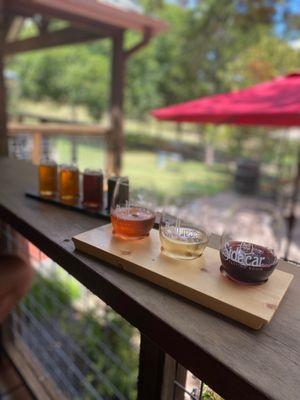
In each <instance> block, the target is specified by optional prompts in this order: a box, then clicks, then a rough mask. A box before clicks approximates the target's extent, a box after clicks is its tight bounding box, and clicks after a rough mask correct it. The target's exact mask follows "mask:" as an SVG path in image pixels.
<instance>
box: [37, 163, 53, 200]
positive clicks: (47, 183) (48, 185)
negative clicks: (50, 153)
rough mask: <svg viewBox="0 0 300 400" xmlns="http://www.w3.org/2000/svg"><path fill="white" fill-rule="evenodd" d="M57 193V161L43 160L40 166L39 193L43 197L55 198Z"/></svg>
mask: <svg viewBox="0 0 300 400" xmlns="http://www.w3.org/2000/svg"><path fill="white" fill-rule="evenodd" d="M56 192H57V164H56V162H55V161H51V160H42V161H41V163H40V165H39V193H40V195H41V196H45V197H54V196H55V195H56Z"/></svg>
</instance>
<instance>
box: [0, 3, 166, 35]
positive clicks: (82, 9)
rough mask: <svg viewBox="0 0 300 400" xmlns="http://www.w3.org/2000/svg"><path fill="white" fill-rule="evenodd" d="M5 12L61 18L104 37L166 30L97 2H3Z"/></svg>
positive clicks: (138, 15) (151, 20) (154, 22)
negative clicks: (121, 32)
mask: <svg viewBox="0 0 300 400" xmlns="http://www.w3.org/2000/svg"><path fill="white" fill-rule="evenodd" d="M5 9H6V12H7V11H8V12H11V13H12V15H14V14H17V15H23V16H25V17H32V16H34V15H35V14H41V15H42V16H44V17H47V18H57V19H63V20H66V21H70V22H71V23H73V24H78V25H81V26H82V27H84V26H85V27H86V28H88V29H89V30H90V29H92V28H93V29H94V30H95V31H97V30H98V31H99V33H100V32H101V31H102V32H103V33H106V34H113V33H114V32H116V31H119V30H124V29H133V30H136V31H140V32H145V31H148V32H150V34H151V35H155V34H157V33H159V32H161V31H163V30H166V29H167V24H166V23H165V22H163V21H160V20H158V19H154V18H151V17H148V16H145V15H143V14H141V13H139V12H137V11H132V10H129V9H128V8H125V7H124V6H121V7H119V6H117V7H116V6H112V5H110V4H108V3H105V2H102V1H98V0H6V1H5Z"/></svg>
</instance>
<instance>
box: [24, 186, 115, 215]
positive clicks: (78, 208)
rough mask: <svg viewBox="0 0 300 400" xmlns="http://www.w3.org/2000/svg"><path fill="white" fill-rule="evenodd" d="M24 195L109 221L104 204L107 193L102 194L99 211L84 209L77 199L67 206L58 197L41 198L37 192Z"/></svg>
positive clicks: (108, 213) (107, 211)
mask: <svg viewBox="0 0 300 400" xmlns="http://www.w3.org/2000/svg"><path fill="white" fill-rule="evenodd" d="M25 195H26V197H30V198H31V199H34V200H38V201H42V202H44V203H48V204H53V205H55V206H58V207H62V208H65V209H68V210H73V211H77V212H80V213H83V214H87V215H90V216H92V217H96V218H99V217H101V218H104V219H106V220H108V221H109V220H110V212H109V210H108V209H107V207H106V204H107V202H106V196H107V193H106V192H105V193H104V196H103V197H104V199H103V208H102V209H99V210H93V209H90V208H87V207H84V206H83V205H82V203H81V199H79V200H78V202H77V203H74V204H69V203H66V202H62V201H61V200H60V198H59V197H58V196H56V197H44V196H41V195H40V194H39V193H38V192H33V191H30V192H26V193H25Z"/></svg>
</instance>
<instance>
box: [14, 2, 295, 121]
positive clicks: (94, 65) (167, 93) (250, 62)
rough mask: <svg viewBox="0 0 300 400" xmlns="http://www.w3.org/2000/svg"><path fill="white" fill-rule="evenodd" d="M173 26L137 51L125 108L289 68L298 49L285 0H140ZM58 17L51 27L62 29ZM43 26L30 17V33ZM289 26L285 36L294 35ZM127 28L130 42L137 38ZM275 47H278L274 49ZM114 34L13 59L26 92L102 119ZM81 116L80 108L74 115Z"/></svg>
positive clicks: (133, 110) (140, 110) (134, 110)
mask: <svg viewBox="0 0 300 400" xmlns="http://www.w3.org/2000/svg"><path fill="white" fill-rule="evenodd" d="M140 2H141V4H142V5H143V6H144V8H145V9H146V11H151V12H155V14H156V15H157V16H159V17H160V18H161V19H163V20H165V21H167V22H168V23H169V26H170V29H169V31H168V32H166V33H163V34H161V35H159V36H157V37H156V38H155V39H153V40H152V41H151V42H150V44H149V45H148V46H146V47H145V48H144V49H142V50H140V51H139V52H138V53H136V54H135V55H133V56H132V57H131V58H130V60H129V62H128V68H127V73H128V74H127V89H126V102H125V103H126V111H127V114H128V115H129V116H132V117H135V118H136V117H138V118H143V117H144V115H146V114H147V113H148V112H149V111H150V110H151V109H152V108H155V107H159V106H164V105H167V104H171V103H175V102H179V101H183V100H186V99H190V98H194V97H199V96H204V95H208V94H213V93H216V92H223V91H226V90H230V89H232V88H236V87H244V86H246V85H248V84H251V83H254V82H257V81H261V80H264V79H268V78H270V77H274V76H276V75H278V74H283V73H288V72H291V71H292V70H295V69H296V68H298V67H299V61H300V56H299V52H298V51H297V50H295V49H293V48H291V47H290V46H289V45H288V43H287V42H286V41H283V40H282V39H280V38H279V37H278V35H277V34H276V33H275V29H274V26H275V20H276V18H277V19H278V10H279V8H280V7H281V8H282V7H283V5H282V2H281V1H280V0H257V1H255V2H253V1H252V0H231V1H225V2H220V1H219V0H205V1H204V0H203V1H199V2H194V3H193V2H185V1H182V0H177V1H174V2H166V1H163V0H155V1H154V0H140ZM290 14H291V13H289V12H287V10H285V12H282V14H281V15H282V21H281V22H280V23H281V25H283V26H285V27H290V31H291V30H293V31H295V29H296V27H297V24H296V21H297V19H296V18H294V20H293V21H294V22H293V23H292V22H291V20H292V19H291V15H290ZM58 27H59V25H58V23H55V24H54V26H53V27H52V29H54V28H58ZM35 30H36V29H35V28H34V26H33V25H30V24H27V25H26V29H25V31H24V32H23V36H24V35H25V36H26V35H28V33H33V32H34V31H35ZM290 31H288V28H286V32H285V34H286V36H288V32H290ZM138 40H139V37H138V35H137V34H136V33H134V32H131V31H130V32H128V33H127V35H126V47H130V46H131V45H132V44H134V43H135V42H137V41H138ZM274 49H276V51H274ZM110 52H111V46H110V43H109V41H107V40H102V41H99V42H95V43H91V44H84V45H76V46H67V47H62V48H53V49H49V50H44V51H39V52H32V53H28V54H24V55H19V56H17V57H15V58H13V59H12V60H11V61H10V63H9V67H10V68H11V69H13V70H15V71H16V72H17V73H18V75H19V77H20V85H21V92H22V95H23V97H25V98H30V99H32V100H36V101H40V100H42V99H50V100H53V101H56V102H57V103H59V104H69V105H70V106H71V107H73V110H74V108H75V107H76V106H79V105H83V106H85V107H86V108H87V110H88V111H89V114H90V116H91V117H92V118H93V119H94V120H99V118H100V116H101V115H102V113H103V112H104V111H106V110H107V109H108V105H109V91H108V89H109V84H110ZM75 116H76V115H75Z"/></svg>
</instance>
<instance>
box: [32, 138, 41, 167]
mask: <svg viewBox="0 0 300 400" xmlns="http://www.w3.org/2000/svg"><path fill="white" fill-rule="evenodd" d="M41 154H42V135H41V134H40V133H35V134H34V135H33V148H32V164H35V165H38V164H39V163H40V161H41Z"/></svg>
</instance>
